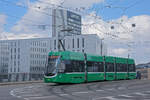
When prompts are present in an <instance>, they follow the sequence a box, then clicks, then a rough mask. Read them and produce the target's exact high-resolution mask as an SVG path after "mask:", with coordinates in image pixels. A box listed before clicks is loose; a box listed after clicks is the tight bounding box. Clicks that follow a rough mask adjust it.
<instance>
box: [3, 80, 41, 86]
mask: <svg viewBox="0 0 150 100" xmlns="http://www.w3.org/2000/svg"><path fill="white" fill-rule="evenodd" d="M32 83H43V81H24V82H6V83H0V86H4V85H17V84H32Z"/></svg>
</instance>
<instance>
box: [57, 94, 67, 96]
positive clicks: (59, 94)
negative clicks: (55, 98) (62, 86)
mask: <svg viewBox="0 0 150 100" xmlns="http://www.w3.org/2000/svg"><path fill="white" fill-rule="evenodd" d="M59 95H60V96H66V95H69V94H59Z"/></svg>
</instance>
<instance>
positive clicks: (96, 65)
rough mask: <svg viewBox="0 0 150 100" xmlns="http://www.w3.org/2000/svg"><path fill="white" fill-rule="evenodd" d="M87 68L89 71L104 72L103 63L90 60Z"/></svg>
mask: <svg viewBox="0 0 150 100" xmlns="http://www.w3.org/2000/svg"><path fill="white" fill-rule="evenodd" d="M87 70H88V72H103V71H104V67H103V63H101V62H91V61H88V62H87Z"/></svg>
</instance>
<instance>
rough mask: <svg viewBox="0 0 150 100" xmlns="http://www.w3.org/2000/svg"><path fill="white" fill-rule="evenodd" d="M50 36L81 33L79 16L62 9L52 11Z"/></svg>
mask: <svg viewBox="0 0 150 100" xmlns="http://www.w3.org/2000/svg"><path fill="white" fill-rule="evenodd" d="M52 15H53V16H52V37H60V36H66V35H67V36H68V35H81V16H80V15H79V14H76V13H74V12H71V11H68V10H64V9H53V11H52Z"/></svg>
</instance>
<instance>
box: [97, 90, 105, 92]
mask: <svg viewBox="0 0 150 100" xmlns="http://www.w3.org/2000/svg"><path fill="white" fill-rule="evenodd" d="M96 91H98V92H101V91H104V90H96Z"/></svg>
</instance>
